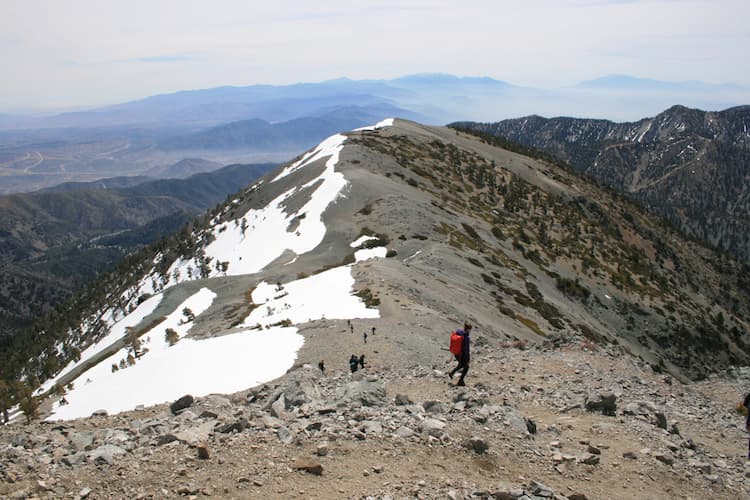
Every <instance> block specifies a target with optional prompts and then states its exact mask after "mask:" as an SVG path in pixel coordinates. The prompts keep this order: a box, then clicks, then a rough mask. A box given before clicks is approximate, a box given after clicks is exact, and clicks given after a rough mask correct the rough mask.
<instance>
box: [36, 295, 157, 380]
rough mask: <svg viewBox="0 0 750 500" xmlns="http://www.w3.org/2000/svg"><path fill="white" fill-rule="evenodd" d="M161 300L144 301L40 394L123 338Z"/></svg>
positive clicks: (63, 370) (155, 297)
mask: <svg viewBox="0 0 750 500" xmlns="http://www.w3.org/2000/svg"><path fill="white" fill-rule="evenodd" d="M161 299H162V295H155V296H153V297H150V298H149V299H147V300H144V301H143V302H142V303H141V304H140V305H139V306H138V307H137V308H136V309H135V310H134V311H133V312H131V313H130V314H128V315H127V316H125V317H124V318H123V319H121V320H120V321H118V322H117V323H115V324H114V325H112V327H111V328H110V330H109V333H107V335H105V336H104V337H102V338H101V339H99V341H98V342H96V343H95V344H91V345H90V346H89V347H87V348H86V349H84V350H83V352H81V359H79V360H78V361H72V362H70V363H68V365H67V366H66V367H65V368H63V369H62V371H61V372H60V373H58V374H57V375H56V376H55V377H54V378H51V379H49V380H47V381H46V382H45V383H44V384H42V386H41V387H40V388H39V391H38V392H44V391H47V390H49V389H51V388H52V387H53V386H54V385H55V384H56V383H57V381H58V380H60V378H61V377H63V376H64V375H66V374H68V373H69V372H70V371H71V370H73V369H74V368H76V367H78V366H82V365H84V364H85V363H86V362H88V360H90V359H91V358H92V357H93V356H95V355H96V354H99V353H100V352H102V351H103V350H104V349H106V348H107V347H109V346H111V345H112V344H113V343H115V342H116V341H118V340H120V339H121V338H123V337H124V336H125V335H126V334H127V329H128V328H130V327H134V326H135V325H137V324H138V323H140V322H141V321H142V320H143V318H145V317H146V316H148V315H149V314H151V313H152V312H153V311H154V309H156V306H158V305H159V303H160V302H161Z"/></svg>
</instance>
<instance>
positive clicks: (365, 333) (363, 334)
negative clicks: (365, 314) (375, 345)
mask: <svg viewBox="0 0 750 500" xmlns="http://www.w3.org/2000/svg"><path fill="white" fill-rule="evenodd" d="M362 338H363V339H365V344H366V343H367V331H364V332H362Z"/></svg>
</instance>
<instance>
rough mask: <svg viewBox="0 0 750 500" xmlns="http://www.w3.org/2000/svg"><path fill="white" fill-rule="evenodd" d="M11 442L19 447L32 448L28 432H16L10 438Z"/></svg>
mask: <svg viewBox="0 0 750 500" xmlns="http://www.w3.org/2000/svg"><path fill="white" fill-rule="evenodd" d="M10 444H12V445H13V446H17V447H19V448H31V440H30V439H29V436H27V435H26V434H15V435H13V437H12V438H11V439H10Z"/></svg>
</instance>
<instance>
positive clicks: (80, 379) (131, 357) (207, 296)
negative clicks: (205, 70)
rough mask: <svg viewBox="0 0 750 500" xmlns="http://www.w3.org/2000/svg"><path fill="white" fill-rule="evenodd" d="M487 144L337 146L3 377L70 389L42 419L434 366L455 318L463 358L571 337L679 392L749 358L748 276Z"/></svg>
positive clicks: (109, 297) (612, 199)
mask: <svg viewBox="0 0 750 500" xmlns="http://www.w3.org/2000/svg"><path fill="white" fill-rule="evenodd" d="M490 142H491V141H488V139H487V138H484V139H481V138H479V137H477V136H473V135H470V134H467V133H463V132H459V131H457V130H453V129H450V128H444V127H427V126H422V125H419V124H416V123H413V122H407V121H403V120H386V121H384V122H381V123H379V124H378V125H376V126H373V127H366V128H362V129H358V130H355V131H352V132H349V133H346V134H335V135H333V136H331V137H330V138H328V139H327V140H325V141H323V142H322V143H321V144H319V145H318V146H317V147H315V148H314V149H312V150H310V151H309V152H308V153H306V154H304V155H303V156H302V157H300V158H299V159H297V160H296V161H294V162H292V163H290V164H288V165H286V166H284V167H283V168H280V169H279V170H277V171H275V172H273V173H271V174H269V175H267V176H266V177H264V178H262V179H261V180H260V181H258V182H256V183H255V184H253V185H252V186H250V187H248V188H247V189H245V190H243V191H242V192H240V193H238V194H237V195H236V196H234V197H231V199H229V200H228V201H227V203H225V204H223V205H221V206H219V207H217V208H216V209H215V210H214V211H213V212H212V213H211V214H209V215H208V216H206V217H205V218H203V219H201V220H197V221H195V222H194V223H193V224H191V225H189V226H188V227H186V228H185V229H184V230H183V231H182V232H180V233H179V234H177V235H175V236H173V237H172V238H170V239H167V240H164V241H162V242H160V243H159V244H157V245H154V246H152V247H150V248H149V249H146V250H143V251H142V252H141V253H140V254H138V255H134V256H132V257H131V258H130V259H129V260H128V262H126V263H125V264H123V265H122V266H121V267H120V268H119V269H118V272H117V273H114V274H112V275H111V276H109V277H107V278H106V279H103V280H101V281H100V282H99V283H98V284H97V285H96V286H94V287H91V288H90V289H89V290H88V291H87V292H86V294H84V295H82V296H81V297H80V298H79V299H78V301H77V302H75V303H72V304H70V305H69V307H67V308H66V309H65V310H64V311H61V312H59V313H58V315H57V316H56V317H51V318H48V319H46V320H45V322H43V323H40V324H39V325H38V328H37V330H36V333H35V334H34V336H33V346H34V347H33V349H32V350H29V349H26V350H25V351H21V350H19V351H18V352H17V353H16V354H15V357H11V358H10V359H9V360H8V362H7V363H6V364H5V373H4V376H8V378H11V377H13V378H15V377H18V376H23V377H24V379H25V380H34V379H36V380H46V382H45V383H44V385H43V386H42V390H47V391H51V392H56V393H63V392H65V388H67V392H65V400H64V401H63V403H64V402H67V403H68V404H63V405H61V404H60V403H61V400H57V401H56V402H55V403H54V405H53V406H52V408H51V412H52V413H51V418H52V419H57V418H74V417H79V416H85V415H89V414H91V412H93V411H95V410H97V409H102V408H103V409H106V410H108V411H110V412H115V411H122V410H126V409H129V408H134V407H135V406H137V405H141V404H146V405H148V404H154V403H158V402H163V401H168V400H171V399H175V398H177V397H179V396H181V395H182V394H184V393H186V392H190V393H192V394H194V395H196V396H198V395H204V394H209V393H214V392H234V391H238V390H240V389H242V388H247V387H250V386H254V385H257V384H259V383H262V382H265V381H268V380H271V379H273V378H276V377H278V376H280V375H282V374H283V373H284V372H285V371H286V370H287V369H288V368H290V367H291V366H292V365H293V364H294V363H295V360H296V362H297V363H317V362H318V361H319V360H321V359H325V360H326V361H327V363H328V365H329V366H343V365H345V364H346V362H347V360H348V358H349V355H350V354H351V353H352V352H354V351H356V352H357V353H359V351H363V350H366V349H367V344H366V343H365V341H366V337H364V335H363V333H364V332H369V333H370V334H373V333H375V331H377V333H376V334H377V335H380V334H383V335H388V338H389V339H390V340H389V342H388V343H387V346H381V347H380V348H379V349H378V351H377V352H375V351H366V352H367V355H368V356H369V357H374V358H377V359H378V362H379V363H380V364H381V365H391V366H415V365H421V366H430V365H432V364H433V363H435V361H436V360H437V359H443V358H444V357H445V355H446V353H445V351H444V349H445V348H446V347H447V338H448V335H447V333H448V332H450V331H451V329H455V328H456V326H457V324H459V323H462V322H463V321H464V320H468V321H470V322H472V323H473V324H475V325H476V328H475V332H474V334H473V336H474V342H475V343H476V344H477V345H478V346H481V345H498V344H499V343H503V342H520V343H525V342H532V343H536V342H542V341H545V340H546V341H554V342H557V341H560V342H564V341H566V339H587V342H590V343H591V344H592V345H597V344H598V345H602V346H604V345H606V346H609V348H611V349H613V352H617V353H619V354H618V355H620V356H632V357H633V360H634V362H638V363H643V366H648V365H651V366H652V367H653V368H654V369H655V370H658V371H669V372H671V373H672V374H674V375H675V376H676V377H678V378H680V379H682V380H687V379H688V378H702V377H704V376H705V375H707V374H709V373H711V372H713V371H716V370H720V369H722V368H725V367H727V366H729V365H732V364H746V363H747V362H748V360H749V359H750V345H748V333H747V330H748V328H747V319H746V318H747V317H748V315H749V314H750V308H749V307H748V296H750V295H749V294H748V293H747V292H748V284H749V283H750V279H749V277H748V272H747V270H746V268H741V267H738V266H737V265H736V263H734V262H732V261H731V260H729V259H728V257H726V256H717V255H716V254H714V253H713V252H711V251H710V250H709V249H707V248H704V247H702V246H700V245H699V244H697V243H695V242H692V241H687V240H685V239H684V238H682V237H681V236H680V234H678V233H677V232H675V231H673V230H672V229H670V227H669V226H668V225H666V224H664V223H662V222H660V221H659V220H656V219H653V218H651V217H649V216H648V215H646V214H645V213H644V212H643V211H641V210H639V209H638V208H637V207H636V206H635V205H634V204H632V203H630V202H628V201H627V200H625V199H623V198H620V197H618V196H616V195H614V194H613V193H611V192H607V191H604V190H602V189H600V188H598V187H597V186H595V185H594V184H592V183H590V182H587V181H586V180H584V179H582V178H580V177H578V176H576V175H575V174H574V173H573V172H572V171H571V170H570V169H568V168H567V167H565V166H561V165H558V164H555V163H553V162H550V161H548V160H547V159H545V157H544V155H542V154H538V153H534V152H533V151H528V150H527V151H524V154H521V152H520V151H521V148H515V149H516V151H519V152H514V151H512V150H511V149H514V148H513V147H511V146H509V145H507V144H506V147H505V148H502V147H499V146H498V145H495V144H491V143H490ZM349 325H351V326H349ZM347 330H350V331H347ZM342 331H343V332H344V333H342ZM555 339H557V340H555ZM27 342H28V340H27ZM27 345H28V343H27ZM34 349H35V351H34Z"/></svg>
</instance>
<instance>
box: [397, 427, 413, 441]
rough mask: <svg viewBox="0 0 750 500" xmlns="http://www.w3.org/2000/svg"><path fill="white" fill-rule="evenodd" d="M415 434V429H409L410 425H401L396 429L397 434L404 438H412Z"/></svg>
mask: <svg viewBox="0 0 750 500" xmlns="http://www.w3.org/2000/svg"><path fill="white" fill-rule="evenodd" d="M414 434H415V432H414V431H413V430H411V429H409V428H408V427H405V426H401V427H399V428H398V429H396V436H398V437H400V438H402V439H406V438H410V437H412V436H413V435H414Z"/></svg>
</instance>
